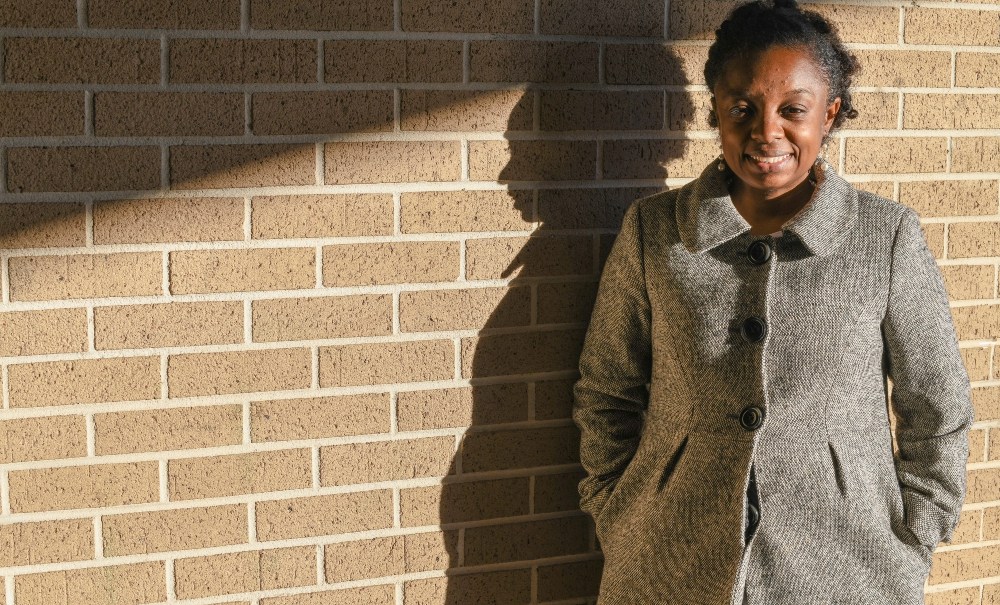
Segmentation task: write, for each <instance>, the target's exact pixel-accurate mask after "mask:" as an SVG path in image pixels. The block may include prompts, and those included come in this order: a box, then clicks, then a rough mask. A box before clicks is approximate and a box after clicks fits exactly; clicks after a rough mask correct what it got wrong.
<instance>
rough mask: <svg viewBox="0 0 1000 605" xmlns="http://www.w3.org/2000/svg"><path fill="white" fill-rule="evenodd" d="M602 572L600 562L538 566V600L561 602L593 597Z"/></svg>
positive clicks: (596, 591)
mask: <svg viewBox="0 0 1000 605" xmlns="http://www.w3.org/2000/svg"><path fill="white" fill-rule="evenodd" d="M602 570H603V565H602V562H601V561H600V560H590V561H577V562H573V563H559V564H557V565H543V566H539V568H538V599H539V601H561V600H566V599H573V598H580V597H594V596H596V595H597V593H598V588H599V586H600V582H601V573H602Z"/></svg>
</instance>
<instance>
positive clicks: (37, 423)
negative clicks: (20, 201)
mask: <svg viewBox="0 0 1000 605" xmlns="http://www.w3.org/2000/svg"><path fill="white" fill-rule="evenodd" d="M86 455H87V426H86V422H85V420H84V418H83V417H82V416H52V417H49V418H21V419H14V420H5V421H3V422H0V462H4V463H10V462H25V461H29V460H50V459H54V458H79V457H82V456H86Z"/></svg>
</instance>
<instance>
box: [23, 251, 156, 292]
mask: <svg viewBox="0 0 1000 605" xmlns="http://www.w3.org/2000/svg"><path fill="white" fill-rule="evenodd" d="M162 273H163V261H162V256H161V255H160V254H159V253H141V252H122V253H118V254H77V255H71V256H20V257H15V258H12V259H10V298H11V300H59V299H67V298H103V297H109V296H141V295H156V294H160V293H162V291H163V285H162V279H163V278H162Z"/></svg>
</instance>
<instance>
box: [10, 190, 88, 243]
mask: <svg viewBox="0 0 1000 605" xmlns="http://www.w3.org/2000/svg"><path fill="white" fill-rule="evenodd" d="M86 220H87V213H86V211H85V209H84V206H83V204H79V203H60V202H40V203H26V204H15V203H5V204H0V247H2V248H4V249H6V250H10V249H13V248H50V247H62V246H83V245H84V244H86V243H87V242H86V229H87V226H86Z"/></svg>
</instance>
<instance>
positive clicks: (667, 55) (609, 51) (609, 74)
mask: <svg viewBox="0 0 1000 605" xmlns="http://www.w3.org/2000/svg"><path fill="white" fill-rule="evenodd" d="M706 59H708V47H705V46H669V45H664V44H659V43H657V44H608V45H607V46H606V47H605V53H604V65H605V67H604V79H605V81H606V82H607V83H608V84H655V85H685V84H704V83H705V76H704V75H703V70H704V67H705V61H706Z"/></svg>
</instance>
